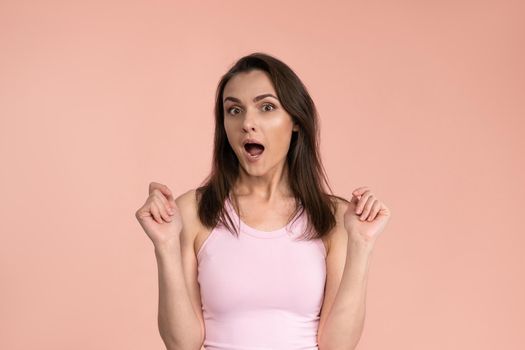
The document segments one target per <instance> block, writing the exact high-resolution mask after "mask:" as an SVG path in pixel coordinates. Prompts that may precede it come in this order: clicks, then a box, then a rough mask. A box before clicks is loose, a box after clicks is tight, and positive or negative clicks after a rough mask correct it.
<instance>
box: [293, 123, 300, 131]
mask: <svg viewBox="0 0 525 350" xmlns="http://www.w3.org/2000/svg"><path fill="white" fill-rule="evenodd" d="M292 131H299V124H297V123H293V128H292Z"/></svg>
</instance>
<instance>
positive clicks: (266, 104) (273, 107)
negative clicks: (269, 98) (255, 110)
mask: <svg viewBox="0 0 525 350" xmlns="http://www.w3.org/2000/svg"><path fill="white" fill-rule="evenodd" d="M266 106H271V107H272V109H275V106H274V105H272V104H271V103H265V104H264V105H263V108H264V107H266Z"/></svg>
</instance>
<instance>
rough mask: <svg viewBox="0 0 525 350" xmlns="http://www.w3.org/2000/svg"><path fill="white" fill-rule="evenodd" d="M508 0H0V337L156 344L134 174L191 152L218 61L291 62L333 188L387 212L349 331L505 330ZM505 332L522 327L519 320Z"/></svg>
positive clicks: (516, 252) (514, 72)
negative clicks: (364, 195)
mask: <svg viewBox="0 0 525 350" xmlns="http://www.w3.org/2000/svg"><path fill="white" fill-rule="evenodd" d="M524 15H525V6H524V5H523V3H521V4H520V2H519V1H500V0H499V1H496V0H493V1H352V2H342V1H325V2H323V3H321V2H317V1H315V2H313V1H311V2H305V1H293V2H280V1H279V2H278V1H265V2H253V3H250V2H247V1H208V2H204V1H202V2H191V4H190V2H185V3H182V2H169V1H144V0H143V1H83V2H79V1H65V0H64V1H33V2H29V1H20V0H16V1H15V0H11V1H6V0H3V1H1V2H0V116H1V119H0V123H1V124H0V144H1V148H0V151H1V154H0V156H1V168H2V170H1V172H0V176H1V179H0V180H1V181H0V186H1V187H0V192H1V197H2V198H1V204H0V211H1V218H2V219H1V236H0V239H1V241H0V258H1V265H0V274H1V275H0V278H1V287H0V348H1V349H9V350H18V349H162V348H163V344H162V341H161V339H160V336H159V334H158V330H157V324H156V315H157V309H156V308H157V297H158V295H157V292H158V290H157V270H156V263H155V257H154V252H153V245H152V244H151V242H150V241H149V239H148V238H147V236H146V234H145V233H144V232H143V231H142V230H141V228H140V226H139V224H138V222H137V221H136V219H135V217H134V213H135V210H136V209H138V208H139V207H140V206H141V205H142V204H143V202H144V200H145V199H146V196H147V186H148V183H149V182H150V181H158V182H162V183H165V184H167V185H168V186H170V188H171V189H172V190H173V192H175V193H177V194H180V193H182V192H183V191H187V190H188V189H190V188H195V187H196V186H198V185H199V183H200V181H201V180H203V179H204V177H205V176H206V175H207V173H208V171H209V169H210V161H211V150H212V135H213V127H214V125H213V115H212V109H213V102H214V93H215V87H216V84H217V82H218V80H219V78H220V76H221V75H222V74H223V73H224V72H226V70H227V69H228V68H229V67H230V66H231V65H232V64H233V62H234V61H235V60H236V59H237V58H239V57H241V56H242V55H245V54H248V53H251V52H254V51H262V52H266V53H269V54H272V55H275V56H276V57H278V58H280V59H282V60H283V61H284V62H286V63H287V64H289V65H290V66H291V67H292V68H293V69H294V70H295V71H296V72H297V74H298V75H299V76H300V77H301V79H303V81H304V82H305V84H306V85H307V87H308V88H309V91H310V93H311V95H312V97H313V99H314V101H315V103H316V104H317V107H318V109H319V113H320V118H321V134H322V138H321V148H322V154H323V160H324V164H325V167H326V170H327V172H328V175H329V178H330V183H331V185H332V186H333V189H334V192H335V193H336V194H339V195H342V196H346V197H349V196H350V192H351V190H352V189H354V188H355V187H358V186H362V185H368V186H370V187H371V188H372V189H373V190H374V192H375V193H376V195H377V196H378V197H380V198H381V199H382V200H383V201H384V202H385V203H386V204H387V205H388V206H389V207H390V208H391V210H392V212H393V216H392V220H391V222H390V224H389V226H388V228H387V229H386V231H385V232H384V234H383V236H382V237H381V238H380V240H379V241H378V244H377V246H376V251H375V252H374V256H373V261H372V265H371V269H370V278H369V285H368V297H367V318H366V324H365V330H364V333H363V335H362V338H361V342H360V344H359V346H358V348H359V349H363V350H364V349H425V350H434V349H435V350H438V349H439V350H442V349H477V350H485V349H506V350H507V349H523V347H524V346H525V345H524V344H525V337H524V336H523V333H522V331H523V325H524V323H525V316H524V315H525V298H524V295H525V284H524V276H525V274H524V271H523V270H524V266H525V264H524V254H523V245H524V243H525V238H524V236H523V235H524V233H525V230H524V224H523V217H524V214H523V208H524V198H525V186H524V183H525V181H524V179H525V171H524V170H525V167H524V165H525V164H524V161H525V157H524V156H523V154H524V150H525V141H524V137H523V136H524V131H525V121H524V117H525V113H524V112H525V65H524V62H525V50H524V44H525V41H524V39H525V25H524V23H525V22H524V21H523V18H524ZM520 333H521V334H520Z"/></svg>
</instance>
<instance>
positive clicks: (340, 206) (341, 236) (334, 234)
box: [324, 194, 349, 253]
mask: <svg viewBox="0 0 525 350" xmlns="http://www.w3.org/2000/svg"><path fill="white" fill-rule="evenodd" d="M329 198H330V200H331V203H332V213H333V214H334V216H335V221H336V224H335V227H334V228H333V229H332V230H331V231H330V232H329V233H328V234H327V235H326V237H325V239H324V241H325V242H326V245H327V251H328V253H329V252H330V247H331V246H332V244H339V243H338V242H342V241H344V240H345V239H346V235H347V234H346V229H345V226H344V214H345V212H346V210H347V208H348V205H349V201H348V200H347V199H346V198H344V197H342V196H338V195H334V194H330V195H329Z"/></svg>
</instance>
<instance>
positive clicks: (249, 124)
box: [242, 110, 256, 130]
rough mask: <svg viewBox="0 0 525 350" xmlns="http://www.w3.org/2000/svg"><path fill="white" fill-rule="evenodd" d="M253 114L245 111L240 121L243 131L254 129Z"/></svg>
mask: <svg viewBox="0 0 525 350" xmlns="http://www.w3.org/2000/svg"><path fill="white" fill-rule="evenodd" d="M255 113H256V111H250V110H247V111H246V113H245V114H244V120H243V121H242V126H243V128H244V129H246V130H251V129H253V128H254V127H255Z"/></svg>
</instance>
